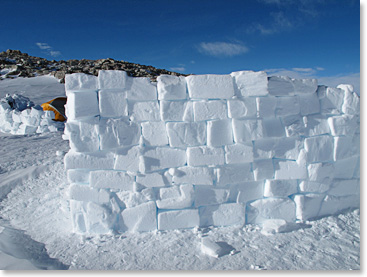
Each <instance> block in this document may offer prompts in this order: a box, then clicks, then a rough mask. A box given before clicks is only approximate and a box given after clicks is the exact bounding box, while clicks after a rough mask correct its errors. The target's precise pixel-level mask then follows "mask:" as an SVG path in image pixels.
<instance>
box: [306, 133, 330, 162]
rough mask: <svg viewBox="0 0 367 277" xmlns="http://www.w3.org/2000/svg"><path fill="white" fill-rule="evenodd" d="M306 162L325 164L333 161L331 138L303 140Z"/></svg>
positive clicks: (320, 137)
mask: <svg viewBox="0 0 367 277" xmlns="http://www.w3.org/2000/svg"><path fill="white" fill-rule="evenodd" d="M304 143H305V150H306V151H307V162H309V163H315V162H327V161H332V160H333V152H334V140H333V137H331V136H319V137H311V138H306V139H305V142H304Z"/></svg>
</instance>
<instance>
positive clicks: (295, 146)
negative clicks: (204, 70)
mask: <svg viewBox="0 0 367 277" xmlns="http://www.w3.org/2000/svg"><path fill="white" fill-rule="evenodd" d="M301 148H303V142H302V140H299V139H296V138H267V139H261V140H256V141H255V142H254V158H255V159H272V158H277V159H287V160H296V159H297V158H298V155H299V152H300V149H301Z"/></svg>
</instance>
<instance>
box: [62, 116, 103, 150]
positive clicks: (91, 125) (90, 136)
mask: <svg viewBox="0 0 367 277" xmlns="http://www.w3.org/2000/svg"><path fill="white" fill-rule="evenodd" d="M98 123H99V119H98V118H91V119H88V120H85V121H70V120H69V121H67V122H66V124H65V131H64V132H65V134H67V135H68V137H69V144H70V148H71V149H73V150H74V151H76V152H95V151H98V150H99V136H98Z"/></svg>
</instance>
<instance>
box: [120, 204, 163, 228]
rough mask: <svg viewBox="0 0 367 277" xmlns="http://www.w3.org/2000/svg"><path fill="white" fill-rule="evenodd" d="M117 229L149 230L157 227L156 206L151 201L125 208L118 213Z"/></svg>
mask: <svg viewBox="0 0 367 277" xmlns="http://www.w3.org/2000/svg"><path fill="white" fill-rule="evenodd" d="M119 225H120V226H119V229H120V230H119V231H122V232H126V231H128V232H149V231H154V230H156V229H157V208H156V206H155V203H154V202H153V201H150V202H148V203H144V204H141V205H139V206H136V207H133V208H128V209H125V210H123V211H122V212H121V214H120V224H119Z"/></svg>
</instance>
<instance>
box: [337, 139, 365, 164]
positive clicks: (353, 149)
mask: <svg viewBox="0 0 367 277" xmlns="http://www.w3.org/2000/svg"><path fill="white" fill-rule="evenodd" d="M357 137H359V136H357ZM355 155H359V142H357V143H356V142H355V141H354V139H353V137H334V161H337V160H341V159H345V158H349V157H351V156H355Z"/></svg>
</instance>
